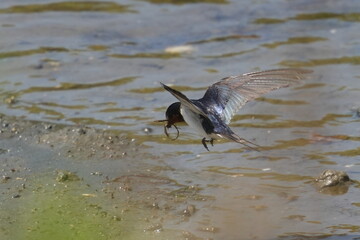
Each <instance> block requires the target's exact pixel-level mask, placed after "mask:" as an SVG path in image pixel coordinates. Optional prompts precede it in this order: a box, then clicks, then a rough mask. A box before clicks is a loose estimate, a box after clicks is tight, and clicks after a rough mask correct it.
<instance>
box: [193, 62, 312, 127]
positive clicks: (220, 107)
mask: <svg viewBox="0 0 360 240" xmlns="http://www.w3.org/2000/svg"><path fill="white" fill-rule="evenodd" d="M311 72H312V71H311V70H306V69H296V68H288V69H274V70H267V71H260V72H251V73H245V74H243V75H239V76H232V77H227V78H224V79H222V80H221V81H219V82H217V83H215V84H213V85H211V86H210V87H209V88H208V90H207V91H206V92H205V95H204V97H203V98H201V99H199V101H200V102H201V103H202V104H203V105H204V106H210V105H212V106H215V107H216V109H217V113H219V112H221V114H220V117H221V119H222V120H223V121H224V122H225V123H227V124H228V123H230V120H231V118H232V117H233V116H234V114H235V113H236V112H237V111H238V110H239V109H240V108H241V107H242V106H244V105H245V103H247V102H248V101H250V100H253V99H255V98H258V97H259V96H261V95H263V94H265V93H268V92H270V91H272V90H275V89H279V88H283V87H288V86H291V85H292V84H294V83H296V82H298V81H299V80H301V79H304V78H305V76H304V75H305V74H308V73H311Z"/></svg>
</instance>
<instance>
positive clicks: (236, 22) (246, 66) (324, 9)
mask: <svg viewBox="0 0 360 240" xmlns="http://www.w3.org/2000/svg"><path fill="white" fill-rule="evenodd" d="M359 9H360V3H358V2H357V1H354V0H353V1H346V2H344V1H342V2H340V1H326V2H324V1H309V0H302V1H297V2H296V3H295V2H293V1H238V2H236V1H221V0H217V1H166V0H163V1H161V0H159V1H155V0H154V1H152V0H149V1H140V0H139V1H126V0H124V1H107V2H101V1H91V2H90V1H89V2H82V1H71V2H66V1H64V2H55V1H37V0H36V1H35V0H34V1H31V3H25V2H24V1H18V0H11V1H10V0H5V1H1V2H0V23H1V25H0V30H1V38H0V63H1V64H0V76H1V78H0V97H1V99H2V100H3V101H2V103H1V104H0V112H1V114H2V115H4V116H6V119H7V117H10V118H9V119H11V120H6V121H7V122H10V123H12V122H13V123H14V124H15V125H14V129H13V130H12V128H11V129H8V127H7V126H3V127H4V128H6V129H8V130H6V131H10V133H11V134H10V133H9V134H10V135H9V136H7V135H6V136H5V135H4V134H6V133H7V132H6V131H5V130H4V132H3V133H2V136H1V145H0V148H1V149H2V151H1V153H2V156H3V159H2V160H1V164H2V172H3V176H5V177H4V181H3V183H2V184H0V189H1V191H2V193H3V194H2V195H3V197H2V199H1V200H2V201H1V202H2V203H1V205H2V206H3V207H2V208H1V209H2V210H1V211H3V213H2V214H1V215H2V217H1V218H0V221H1V222H2V224H0V225H1V226H2V227H1V228H0V236H1V239H14V236H16V237H17V238H18V239H47V238H48V236H58V238H60V237H61V234H62V232H57V231H55V229H63V228H64V229H66V231H65V232H66V236H68V237H69V238H77V239H85V238H86V239H92V238H93V237H94V236H96V239H99V238H103V239H119V237H122V238H125V239H144V238H148V239H173V238H175V239H184V238H187V239H208V238H212V239H304V238H310V239H312V238H315V239H316V238H323V239H355V238H359V237H360V225H359V215H360V214H359V213H360V211H359V207H360V200H359V196H360V195H359V182H358V181H359V178H360V175H359V172H360V166H359V160H360V145H359V142H360V125H359V123H360V98H359V96H360V79H359V78H360V69H359V67H358V66H359V63H360V61H359V59H360V42H359V38H358V35H359V29H360V28H359V27H360V25H359V24H360V12H358V11H359ZM175 46H182V48H180V50H179V48H174V47H175ZM183 46H186V47H185V48H184V47H183ZM283 67H301V68H307V69H311V70H313V71H314V73H313V74H312V76H311V77H310V78H309V79H307V80H305V81H304V82H303V83H301V84H299V85H298V86H295V87H293V88H288V89H282V90H279V91H276V92H273V93H270V94H267V95H266V96H264V97H261V98H259V99H257V100H256V101H254V102H251V103H249V104H247V105H246V106H245V107H244V108H243V109H241V111H240V112H239V113H238V115H236V116H235V117H234V119H233V121H232V123H231V127H232V129H233V130H234V131H235V132H236V133H238V134H239V135H240V136H242V137H244V138H246V139H248V140H251V141H253V142H255V143H256V144H259V145H261V146H262V147H263V149H264V150H263V151H261V152H255V151H249V150H247V149H245V148H243V147H242V146H239V145H238V144H236V143H232V142H226V141H218V142H215V144H214V147H210V150H211V151H210V152H207V151H206V150H205V149H204V148H203V146H202V145H201V142H200V137H199V136H197V135H196V134H193V133H192V130H191V129H189V128H188V127H187V126H185V125H181V126H180V137H179V139H177V140H176V141H172V140H170V139H167V138H166V137H165V135H164V133H163V126H162V124H159V123H154V120H158V119H163V118H164V111H165V110H166V108H167V106H168V105H170V104H171V103H172V102H174V101H175V99H174V98H173V97H172V96H171V95H170V94H168V93H167V92H165V91H164V90H163V89H162V88H161V87H160V84H159V82H163V83H166V84H174V85H175V86H176V89H178V90H181V91H184V93H185V94H187V95H188V96H189V97H190V98H200V97H201V96H202V94H203V92H204V91H205V89H206V88H207V87H208V86H209V85H211V84H212V83H214V82H216V81H218V80H219V79H221V78H223V77H226V76H229V75H237V74H242V73H245V72H250V71H254V70H264V69H272V68H283ZM11 117H16V118H15V120H14V119H13V118H11ZM27 120H35V121H38V122H40V123H35V122H30V123H28V122H26V121H27ZM6 121H5V122H6ZM22 121H25V122H26V123H22ZM5 122H3V123H4V124H5ZM18 125H19V126H23V127H22V128H24V129H25V130H22V131H19V132H17V127H18ZM43 125H44V126H45V127H43ZM62 125H71V126H74V125H75V126H76V127H75V128H76V129H77V128H79V127H80V128H81V127H83V126H88V127H92V128H96V129H100V130H99V132H96V133H94V134H93V135H92V134H88V133H87V134H84V138H85V139H82V138H81V139H78V138H77V136H78V135H77V134H78V132H77V131H80V130H74V129H72V130H71V128H70V130H66V131H65V130H64V131H62V130H61V129H62V127H59V129H60V130H58V127H54V128H55V129H53V128H51V129H49V127H47V126H62ZM39 126H40V127H39ZM39 129H41V130H39ZM44 129H45V130H44ZM46 129H47V130H46ZM65 129H66V128H65ZM44 131H45V132H44ZM46 131H50V133H48V132H46ZM80 132H81V131H80ZM74 134H75V135H74ZM104 134H105V136H104ZM107 134H110V135H111V134H112V135H111V139H109V136H108V135H107ZM80 135H81V134H80ZM116 136H121V138H119V139H117V140H116V141H119V145H111V144H114V142H112V143H111V144H110V143H109V142H108V141H110V142H111V141H115V140H114V139H115V138H116ZM122 138H123V139H122ZM29 139H30V140H29ZM19 140H20V141H19ZM116 141H115V143H117V142H116ZM120 142H123V143H121V144H120ZM126 143H128V144H129V146H133V145H134V148H129V147H128V145H126V146H123V145H122V144H126ZM108 144H110V145H108ZM132 144H133V145H132ZM68 151H70V152H68ZM14 169H15V170H14ZM324 169H335V170H342V171H346V172H347V173H348V174H349V176H350V178H351V179H353V180H354V181H355V182H354V183H353V184H352V185H351V186H349V188H347V189H345V190H342V191H339V192H331V194H325V193H324V192H319V191H317V189H316V188H315V187H314V186H313V183H312V181H313V179H314V178H316V176H318V175H319V174H320V173H321V172H322V171H323V170H324ZM58 171H70V172H74V173H76V175H77V176H78V177H79V180H77V181H71V182H70V183H62V182H60V183H59V182H58V181H57V180H56V176H57V173H58ZM6 176H11V179H9V180H7V178H6ZM23 179H26V181H27V182H26V183H25V184H26V188H25V189H22V188H23V187H22V184H24V182H22V181H23ZM19 192H20V193H19ZM83 194H90V195H83ZM17 195H20V196H21V197H17ZM14 196H15V198H13V197H14ZM17 200H18V201H17ZM59 206H62V207H59ZM58 207H59V209H58ZM193 207H195V209H196V210H193ZM79 209H81V210H79ZM186 209H187V210H186ZM52 210H54V211H52ZM184 210H186V211H185V213H184ZM188 212H191V214H190V213H188ZM31 219H36V221H34V223H29V221H31ZM44 219H50V220H49V221H45V220H44ZM16 224H18V226H20V227H19V228H16V227H14V226H15V225H16ZM16 226H17V225H16ZM55 239H56V237H55ZM62 239H63V238H62Z"/></svg>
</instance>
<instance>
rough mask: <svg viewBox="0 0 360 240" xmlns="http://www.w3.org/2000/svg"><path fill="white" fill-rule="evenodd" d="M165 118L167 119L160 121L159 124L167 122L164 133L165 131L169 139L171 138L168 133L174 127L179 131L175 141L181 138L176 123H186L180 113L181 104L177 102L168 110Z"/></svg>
mask: <svg viewBox="0 0 360 240" xmlns="http://www.w3.org/2000/svg"><path fill="white" fill-rule="evenodd" d="M165 117H166V119H165V120H158V121H157V122H166V124H165V126H164V131H165V134H166V136H167V137H169V133H168V131H167V129H169V128H171V127H172V126H174V127H175V129H176V131H177V135H176V137H175V138H174V139H173V140H175V139H177V138H178V137H179V129H178V128H177V126H176V125H175V123H178V122H185V121H184V118H183V116H182V115H181V113H180V102H175V103H173V104H171V105H170V106H169V107H168V108H167V109H166V112H165Z"/></svg>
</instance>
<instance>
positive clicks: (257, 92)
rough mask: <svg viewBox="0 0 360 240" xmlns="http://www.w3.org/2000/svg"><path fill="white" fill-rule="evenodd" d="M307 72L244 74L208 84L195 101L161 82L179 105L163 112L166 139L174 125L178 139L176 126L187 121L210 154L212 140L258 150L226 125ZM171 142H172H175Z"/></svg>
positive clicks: (295, 81) (174, 104)
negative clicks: (248, 106)
mask: <svg viewBox="0 0 360 240" xmlns="http://www.w3.org/2000/svg"><path fill="white" fill-rule="evenodd" d="M311 72H312V71H311V70H307V69H296V68H288V69H273V70H265V71H259V72H251V73H245V74H242V75H238V76H231V77H226V78H223V79H221V80H220V81H219V82H216V83H214V84H213V85H211V86H210V87H209V88H208V89H207V91H206V92H205V95H204V96H203V97H202V98H200V99H198V100H194V99H189V98H188V97H186V96H185V95H184V94H183V93H181V92H179V91H177V90H175V89H173V88H171V87H169V86H167V85H165V84H163V83H161V85H162V86H163V87H164V89H165V90H166V91H168V92H170V93H171V94H172V95H173V96H174V97H175V98H177V99H178V100H179V102H175V103H173V104H171V105H170V106H169V107H168V108H167V110H166V113H165V116H166V119H165V120H158V122H166V124H165V126H164V131H165V134H166V136H168V137H169V134H168V132H167V129H169V128H171V127H172V126H174V127H175V128H176V130H177V136H176V138H175V139H177V138H178V136H179V130H178V128H177V126H176V125H175V124H176V123H179V122H186V123H187V124H188V125H189V126H190V127H192V128H193V129H194V130H196V131H197V132H198V133H199V134H200V135H201V136H202V137H203V138H202V141H201V142H202V144H203V145H204V147H205V148H206V150H208V151H209V148H208V146H207V143H210V144H211V145H212V146H213V141H214V139H219V138H225V139H228V140H231V141H234V142H237V143H240V144H243V145H245V146H246V147H248V148H250V149H253V150H257V149H256V147H259V146H258V145H257V144H255V143H252V142H250V141H248V140H246V139H244V138H241V137H240V136H238V135H237V134H236V133H234V132H233V131H232V130H231V129H230V127H229V126H228V124H229V123H230V121H231V118H232V117H233V116H234V114H235V113H236V112H237V111H238V110H239V109H240V108H242V107H243V106H244V105H245V103H247V102H248V101H250V100H253V99H255V98H258V97H259V96H261V95H263V94H266V93H268V92H270V91H272V90H275V89H279V88H284V87H288V86H291V85H293V84H295V83H297V82H299V80H302V79H305V78H306V74H309V73H311ZM175 139H174V140H175Z"/></svg>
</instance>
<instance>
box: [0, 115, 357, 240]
mask: <svg viewBox="0 0 360 240" xmlns="http://www.w3.org/2000/svg"><path fill="white" fill-rule="evenodd" d="M0 127H1V128H0V148H1V154H0V159H1V168H0V171H1V183H0V190H1V194H0V205H1V208H0V226H1V227H0V238H1V239H50V238H51V239H209V238H210V239H211V238H212V239H223V238H224V237H225V238H226V236H230V238H231V239H233V237H234V239H235V236H238V237H240V238H246V239H278V238H280V239H297V238H298V237H300V238H302V237H309V236H310V237H319V238H324V239H327V238H329V239H332V238H333V237H335V238H337V237H339V238H338V239H342V238H341V237H344V238H343V239H346V237H348V236H356V234H357V232H358V231H359V229H358V226H357V225H356V224H357V223H355V222H354V223H351V221H350V222H349V221H348V220H344V219H343V218H341V219H340V220H339V219H337V218H334V217H333V216H334V215H338V213H336V212H327V211H326V209H329V207H333V206H334V204H335V205H336V206H338V207H339V211H341V212H342V211H348V212H349V214H350V215H351V217H350V219H351V218H356V215H357V214H358V212H357V209H358V207H359V206H360V205H359V202H358V200H357V199H353V198H352V196H354V195H356V194H357V191H356V189H358V188H359V183H358V182H357V181H353V182H351V181H348V180H349V179H348V178H344V177H341V176H345V175H344V173H343V172H335V171H332V172H329V171H328V172H326V173H327V174H325V172H324V174H322V175H320V177H319V178H318V179H315V177H316V176H308V175H303V176H300V175H296V176H295V175H291V174H290V175H289V174H287V173H269V172H267V171H265V170H264V171H262V170H257V169H254V168H243V167H237V168H236V167H234V168H224V167H219V166H208V164H207V167H206V168H204V169H203V170H199V169H196V168H190V167H189V166H190V165H191V166H192V164H189V161H192V162H194V163H195V162H198V163H202V162H204V161H207V160H206V159H207V158H206V156H208V155H198V156H196V157H195V160H194V159H192V160H191V159H190V160H186V161H185V160H184V159H183V156H180V157H179V156H177V155H176V154H167V153H160V152H159V153H158V154H155V153H154V149H152V150H151V148H150V147H148V146H146V145H144V144H143V143H139V142H141V139H136V138H131V137H129V135H126V134H125V133H124V132H122V131H121V130H108V129H107V130H101V129H94V128H90V127H86V126H66V125H58V124H52V123H45V122H36V121H28V120H23V119H19V118H11V117H6V116H2V117H1V118H0ZM160 149H161V148H160ZM188 157H189V156H188ZM181 160H182V161H181ZM218 161H219V159H218ZM186 163H188V164H186ZM242 163H243V164H253V165H254V164H255V163H253V162H251V161H250V162H246V161H244V160H243V161H242ZM234 171H235V172H234ZM236 171H239V172H240V173H236ZM259 171H260V172H259ZM329 173H331V174H329ZM335 180H336V181H335ZM340 180H341V181H340ZM343 180H344V181H343ZM345 180H346V181H345ZM314 182H317V184H320V183H325V185H326V187H325V188H322V187H319V186H318V189H317V188H316V187H314ZM335 182H336V184H335ZM338 182H339V183H340V185H339V184H337V183H338ZM342 182H345V183H344V184H343V183H342ZM324 189H325V190H324ZM339 189H340V190H339ZM330 195H332V196H330ZM335 196H336V198H335ZM349 199H352V200H349ZM349 201H350V203H349ZM314 202H315V204H314ZM349 204H351V206H349ZM315 205H316V206H315ZM317 211H318V212H317ZM356 212H357V213H356ZM343 215H345V216H346V215H348V214H343ZM326 216H329V217H326ZM251 226H255V228H261V229H262V231H259V232H256V231H255V230H254V229H253V228H252V227H251ZM309 226H310V227H311V228H310V230H309V232H303V233H302V231H300V230H301V229H303V230H305V229H307V228H308V227H309ZM329 226H332V227H333V228H334V229H335V230H334V229H333V230H331V229H332V228H329ZM298 229H299V230H298ZM328 229H330V230H331V231H333V232H331V233H329V232H328V231H327V230H328ZM346 233H348V234H349V235H348V236H347V235H346ZM354 234H355V235H354Z"/></svg>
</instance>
